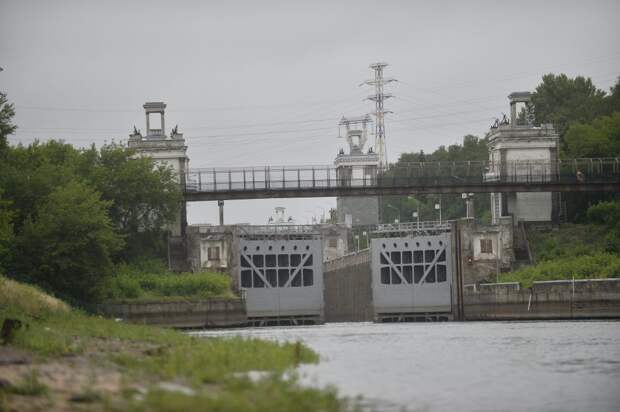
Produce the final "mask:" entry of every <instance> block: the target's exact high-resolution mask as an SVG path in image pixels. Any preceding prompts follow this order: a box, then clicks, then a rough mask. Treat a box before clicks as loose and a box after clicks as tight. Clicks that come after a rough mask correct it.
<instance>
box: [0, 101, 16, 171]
mask: <svg viewBox="0 0 620 412" xmlns="http://www.w3.org/2000/svg"><path fill="white" fill-rule="evenodd" d="M13 116H15V108H14V107H13V105H12V104H9V103H7V99H6V94H5V93H2V92H0V159H3V158H4V156H5V153H6V150H7V148H8V140H7V136H8V135H10V134H13V133H15V129H17V126H15V125H14V124H13V123H12V120H13ZM0 170H2V169H1V166H0Z"/></svg>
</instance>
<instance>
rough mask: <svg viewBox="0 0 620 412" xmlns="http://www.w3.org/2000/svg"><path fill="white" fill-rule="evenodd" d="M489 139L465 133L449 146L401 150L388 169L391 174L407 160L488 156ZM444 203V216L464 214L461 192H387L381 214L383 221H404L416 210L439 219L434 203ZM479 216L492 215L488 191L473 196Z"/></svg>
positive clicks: (460, 158)
mask: <svg viewBox="0 0 620 412" xmlns="http://www.w3.org/2000/svg"><path fill="white" fill-rule="evenodd" d="M487 143H488V140H487V139H486V138H483V139H481V138H479V137H477V136H474V135H466V136H464V137H463V143H462V144H458V143H457V144H453V145H450V146H448V147H445V146H440V147H439V148H438V149H437V150H435V151H434V152H433V153H430V154H425V153H424V152H423V151H420V152H418V153H402V154H401V155H400V158H399V159H398V161H397V162H396V163H395V164H394V165H392V169H391V170H388V176H389V175H390V174H391V173H395V172H396V170H397V168H399V167H404V166H406V164H407V163H419V162H461V161H470V160H471V161H486V160H488V147H487ZM436 203H441V207H442V218H443V219H457V218H460V217H464V216H465V202H464V201H463V200H462V199H461V195H460V194H455V195H441V196H440V195H410V196H384V197H383V198H382V215H383V216H382V217H383V221H384V222H393V221H394V220H395V219H398V218H399V216H400V220H401V221H403V222H407V221H413V220H414V219H413V212H418V215H419V217H420V220H438V219H439V213H438V212H437V210H435V204H436ZM474 203H475V210H476V216H477V217H478V218H481V219H489V218H490V199H489V195H488V194H476V195H475V198H474Z"/></svg>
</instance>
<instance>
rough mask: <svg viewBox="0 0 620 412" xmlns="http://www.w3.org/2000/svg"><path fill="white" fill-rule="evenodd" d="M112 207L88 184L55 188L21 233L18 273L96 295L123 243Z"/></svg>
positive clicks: (82, 297)
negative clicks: (116, 229)
mask: <svg viewBox="0 0 620 412" xmlns="http://www.w3.org/2000/svg"><path fill="white" fill-rule="evenodd" d="M109 207H110V202H106V201H103V200H101V199H100V195H99V193H97V192H96V191H94V190H93V189H91V188H90V187H89V186H87V185H85V184H84V183H80V182H77V181H73V182H70V183H68V184H66V185H64V186H60V187H58V188H56V189H55V190H54V191H53V192H52V193H50V195H49V196H47V198H46V199H44V200H43V201H42V202H41V203H40V204H39V205H38V207H37V210H36V214H35V215H33V216H32V217H31V218H29V219H28V220H27V221H26V224H25V225H24V228H23V231H22V233H21V234H19V236H18V237H17V240H16V243H17V255H18V256H17V259H16V260H17V273H19V274H20V276H23V277H25V278H26V280H29V281H31V282H34V283H37V284H39V285H41V286H43V287H45V288H47V289H49V290H52V291H54V292H55V293H57V294H58V295H61V296H63V297H68V298H72V299H75V300H78V301H89V300H93V299H94V300H96V299H97V298H98V297H99V296H100V293H101V287H102V285H103V284H104V283H105V281H106V278H107V277H108V276H110V275H111V273H112V267H113V266H112V261H111V258H110V256H111V254H113V253H115V252H117V251H118V250H119V249H120V248H121V247H122V246H123V241H122V239H121V237H120V236H119V235H118V234H116V233H115V232H114V230H113V227H112V223H111V221H110V218H109V217H108V214H107V209H108V208H109Z"/></svg>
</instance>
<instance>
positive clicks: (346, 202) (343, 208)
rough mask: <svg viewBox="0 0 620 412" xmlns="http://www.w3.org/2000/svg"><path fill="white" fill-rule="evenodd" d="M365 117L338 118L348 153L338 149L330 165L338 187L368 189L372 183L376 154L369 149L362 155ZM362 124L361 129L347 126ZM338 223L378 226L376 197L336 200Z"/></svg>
mask: <svg viewBox="0 0 620 412" xmlns="http://www.w3.org/2000/svg"><path fill="white" fill-rule="evenodd" d="M368 122H370V118H369V117H368V116H364V117H362V118H352V119H347V118H344V117H343V118H342V120H341V122H340V125H344V126H346V139H347V143H348V144H349V153H345V151H344V150H342V149H341V150H340V152H339V153H338V156H337V157H336V160H335V161H334V166H335V167H336V177H337V179H338V184H339V185H342V186H359V187H363V186H372V185H374V184H375V180H376V177H377V170H378V167H379V160H380V159H379V155H377V153H374V152H373V151H372V149H368V151H367V152H366V153H364V146H365V145H366V142H367V140H368V133H367V129H366V124H367V123H368ZM357 125H362V129H352V128H351V126H357ZM336 205H337V206H336V210H337V220H338V223H346V224H348V225H375V224H377V223H379V197H377V196H354V197H353V196H348V197H347V196H345V197H338V198H337V199H336Z"/></svg>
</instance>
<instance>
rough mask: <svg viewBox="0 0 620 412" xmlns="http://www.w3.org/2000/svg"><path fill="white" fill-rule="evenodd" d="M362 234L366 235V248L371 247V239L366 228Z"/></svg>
mask: <svg viewBox="0 0 620 412" xmlns="http://www.w3.org/2000/svg"><path fill="white" fill-rule="evenodd" d="M362 235H364V236H365V237H366V249H368V248H369V247H370V245H369V244H368V243H369V240H368V232H367V231H365V230H364V231H363V232H362Z"/></svg>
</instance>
